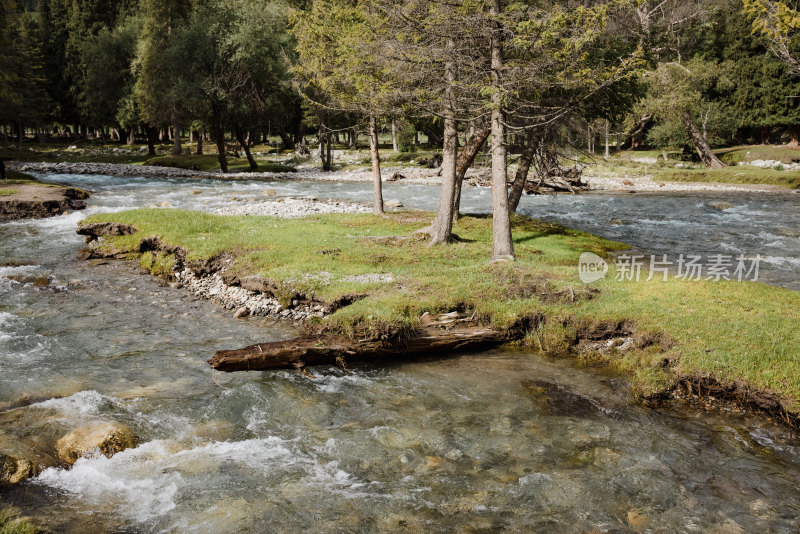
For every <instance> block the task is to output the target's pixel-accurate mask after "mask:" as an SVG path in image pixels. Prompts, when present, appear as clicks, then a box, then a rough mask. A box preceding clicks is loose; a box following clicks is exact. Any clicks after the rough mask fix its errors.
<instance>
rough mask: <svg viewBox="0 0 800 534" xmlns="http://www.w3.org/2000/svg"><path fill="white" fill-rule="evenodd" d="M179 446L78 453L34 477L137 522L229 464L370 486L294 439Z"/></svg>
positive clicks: (343, 488)
mask: <svg viewBox="0 0 800 534" xmlns="http://www.w3.org/2000/svg"><path fill="white" fill-rule="evenodd" d="M178 447H179V446H178V444H177V443H176V442H174V441H164V440H154V441H149V442H147V443H144V444H142V445H140V446H138V447H136V448H133V449H127V450H125V451H122V452H120V453H118V454H116V455H114V456H112V457H111V458H106V457H105V456H102V455H96V456H93V457H84V458H81V459H79V460H78V461H77V462H76V463H75V465H74V466H73V467H72V469H70V470H65V469H61V468H49V469H45V470H44V471H42V473H41V474H40V475H39V476H38V477H37V478H36V479H35V482H36V483H39V484H44V485H47V486H50V487H53V488H57V489H61V490H63V491H67V492H69V493H71V494H73V495H75V496H76V497H78V498H79V499H80V500H81V501H83V502H85V503H87V504H88V505H89V506H92V507H95V508H97V507H101V508H102V507H105V506H108V507H112V508H115V509H116V511H117V512H118V513H121V514H124V515H126V516H129V517H131V518H132V519H134V520H136V521H139V522H144V521H147V520H150V519H152V518H154V517H158V516H162V515H165V514H167V513H168V512H170V511H171V510H173V509H174V508H175V507H176V506H177V505H178V503H180V502H182V501H183V500H184V498H181V497H180V496H179V495H178V493H179V492H180V491H182V490H185V491H186V492H187V493H188V494H189V496H190V495H191V492H192V488H193V487H194V485H202V486H203V488H205V487H206V486H207V485H208V484H209V477H213V476H214V475H215V474H216V473H217V472H219V471H221V470H223V467H226V468H229V467H230V466H231V464H235V465H238V466H240V467H243V468H246V469H247V470H248V471H255V472H257V473H259V475H257V476H270V475H275V474H276V473H278V472H279V471H280V470H286V469H292V470H296V469H300V473H301V484H302V485H303V486H307V487H318V486H321V487H322V488H324V489H325V490H328V491H336V492H345V493H347V494H348V495H354V493H353V490H356V489H359V488H362V487H364V486H368V485H369V484H366V483H363V482H360V481H358V480H354V479H353V477H352V476H351V475H350V474H348V473H347V472H345V471H344V470H342V469H340V468H339V465H338V462H336V461H329V462H321V461H318V460H317V459H316V458H314V457H312V456H309V455H308V454H305V453H303V452H301V451H298V450H296V447H295V446H294V444H293V442H291V441H288V440H284V439H281V438H278V437H273V436H270V437H267V438H262V439H249V440H244V441H236V442H212V443H208V444H206V445H201V446H198V447H194V448H190V449H183V450H176V449H177V448H178ZM176 497H177V498H176ZM189 498H191V497H189Z"/></svg>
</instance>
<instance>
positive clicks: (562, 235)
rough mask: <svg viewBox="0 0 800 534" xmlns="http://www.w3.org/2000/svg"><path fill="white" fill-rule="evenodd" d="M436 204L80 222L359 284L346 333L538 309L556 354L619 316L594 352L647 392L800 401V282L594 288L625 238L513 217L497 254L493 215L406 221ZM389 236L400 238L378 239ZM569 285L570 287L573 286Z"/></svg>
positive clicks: (302, 275)
mask: <svg viewBox="0 0 800 534" xmlns="http://www.w3.org/2000/svg"><path fill="white" fill-rule="evenodd" d="M431 217H432V215H430V214H420V213H418V212H414V213H410V212H401V213H396V214H392V215H389V216H386V217H377V216H374V215H324V216H315V217H311V218H308V219H303V220H283V219H275V218H269V217H225V216H214V215H207V214H201V213H193V212H185V211H179V210H136V211H129V212H123V213H117V214H102V215H95V216H93V217H91V218H90V219H89V220H88V222H100V221H118V222H123V223H127V224H132V225H134V226H136V227H137V228H138V229H139V230H140V232H139V233H138V234H136V235H133V236H122V237H119V238H114V239H113V240H112V241H110V242H108V243H107V244H106V245H105V246H108V247H110V248H113V249H115V250H117V251H129V252H135V251H136V250H137V247H138V242H139V241H140V240H141V239H142V238H143V237H145V236H148V235H160V236H162V237H163V239H164V241H165V242H166V243H168V244H172V245H178V246H181V247H184V248H185V249H187V251H188V253H189V258H190V260H192V259H195V260H196V259H204V258H210V257H212V256H214V255H217V254H220V253H222V252H224V251H231V252H234V253H235V254H236V255H237V257H238V260H237V263H236V264H235V267H234V269H236V270H237V271H238V272H239V274H242V275H253V274H257V275H259V276H262V277H264V278H268V279H272V280H274V281H277V282H279V283H282V284H283V286H284V288H285V291H286V295H284V296H285V297H287V298H288V296H289V295H291V294H298V293H299V294H303V295H306V296H309V297H315V298H318V299H321V300H325V301H331V300H333V299H335V298H337V297H339V296H342V295H345V294H349V293H365V294H367V295H368V296H367V298H365V299H363V300H360V301H357V302H355V303H354V304H352V305H350V306H347V307H345V308H342V309H340V310H339V311H337V312H336V313H335V314H333V315H332V316H331V317H329V318H328V319H327V320H326V324H327V325H328V327H329V328H330V329H331V330H333V331H336V332H339V333H342V334H345V335H350V336H375V335H383V334H389V335H397V334H398V333H401V332H408V331H410V330H411V329H413V328H414V327H415V326H416V325H417V324H418V321H419V317H420V316H421V315H422V313H424V312H426V311H429V312H434V313H435V312H447V311H452V310H457V309H458V310H469V311H470V312H475V314H476V317H477V318H479V319H480V320H481V321H482V322H484V323H485V324H491V325H493V326H495V327H497V328H510V327H514V325H520V324H525V320H526V319H530V318H534V317H538V318H539V319H537V320H536V322H535V324H538V326H537V328H536V330H535V331H531V332H530V333H529V335H528V336H527V337H526V342H527V343H529V344H530V345H532V346H534V347H541V348H542V349H545V350H547V351H549V352H552V353H561V352H565V351H566V349H567V348H568V347H570V346H571V345H572V344H573V343H574V342H575V340H576V339H577V338H579V337H580V336H581V332H585V331H587V329H590V328H592V325H596V324H599V323H612V322H613V323H617V322H620V321H627V322H629V324H632V325H634V330H635V332H636V336H637V337H636V339H637V347H638V349H637V350H634V351H630V352H625V353H621V354H612V355H611V356H608V357H603V358H600V357H598V358H599V359H604V360H605V363H607V364H610V365H612V366H613V367H615V368H618V369H620V370H623V371H625V372H627V373H629V374H630V375H631V376H632V377H633V378H634V383H635V387H636V389H637V391H638V392H639V393H641V394H643V395H653V394H658V393H659V392H661V391H664V390H665V389H669V388H670V387H671V385H672V384H673V383H674V381H675V379H676V377H677V376H679V375H691V376H695V375H697V376H713V377H715V378H717V379H718V380H721V381H723V382H729V381H734V380H744V381H746V382H747V383H749V384H750V385H751V386H753V387H755V388H758V389H763V390H772V391H775V392H777V393H779V394H781V395H783V396H785V397H786V398H788V399H789V405H790V406H793V407H795V408H796V407H799V406H800V405H798V404H797V403H798V401H800V354H798V353H797V347H799V346H800V330H798V329H797V327H796V325H797V324H798V321H800V293H797V292H792V291H789V290H784V289H780V288H775V287H771V286H766V285H763V284H759V283H734V282H723V283H715V282H709V281H701V282H683V281H680V280H676V279H671V280H669V281H668V282H660V281H652V282H638V283H637V282H616V281H614V280H613V275H612V276H610V277H609V278H607V279H606V281H603V282H598V283H597V284H595V285H594V286H593V287H595V288H596V289H598V290H599V293H597V294H594V293H590V292H589V289H588V288H587V287H586V286H584V285H583V284H582V283H581V282H580V281H579V280H578V276H577V268H576V266H577V263H578V258H579V256H580V254H581V253H582V252H584V251H593V252H595V253H597V254H600V255H602V256H609V255H611V254H613V253H614V252H615V251H618V250H621V249H623V248H625V246H624V245H621V244H619V243H614V242H611V241H607V240H604V239H601V238H599V237H596V236H592V235H589V234H585V233H582V232H578V231H573V230H569V229H565V228H563V227H561V226H558V225H554V224H549V223H543V222H538V221H535V220H531V219H525V218H521V217H516V218H515V219H514V240H515V246H516V252H517V261H516V262H514V263H510V264H508V263H498V264H492V263H490V262H489V261H488V258H489V257H490V251H491V220H490V219H489V218H484V217H477V218H476V217H465V218H463V219H461V220H460V221H459V223H458V226H457V228H456V231H457V233H458V235H459V236H460V237H461V238H462V240H463V241H462V242H460V243H455V244H452V245H449V246H439V247H430V246H428V243H427V242H425V241H422V240H420V239H416V238H414V237H413V232H414V231H415V230H417V229H419V228H422V227H423V226H425V225H426V224H427V223H428V222H429V221H430V219H431ZM391 236H399V238H396V239H395V238H390V239H380V238H381V237H391ZM142 264H143V266H145V267H148V266H152V267H151V270H152V271H154V272H162V273H163V271H164V269H165V267H168V266H169V265H170V259H169V258H161V259H159V258H153V257H146V258H144V259H142ZM372 273H391V274H392V275H393V277H394V279H395V281H394V282H392V283H389V284H381V283H364V282H357V281H353V280H352V279H349V280H348V278H347V277H352V276H357V275H361V274H372ZM572 293H574V295H575V299H574V300H573V299H572V298H568V297H567V296H568V295H570V294H572ZM541 317H545V318H546V319H545V320H544V321H543V322H542V321H541V319H540V318H541ZM528 324H534V323H530V322H528ZM665 358H666V359H667V361H668V364H667V365H665V364H664V360H665ZM589 360H590V361H594V360H592V359H591V358H589Z"/></svg>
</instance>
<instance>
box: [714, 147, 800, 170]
mask: <svg viewBox="0 0 800 534" xmlns="http://www.w3.org/2000/svg"><path fill="white" fill-rule="evenodd" d="M714 152H715V153H716V154H717V156H718V157H719V158H720V159H721V160H722V161H723V162H725V163H727V164H728V165H736V164H737V163H739V162H742V161H748V162H749V161H754V160H757V159H762V160H772V161H780V162H782V163H786V164H788V163H797V162H798V161H800V149H797V148H789V147H786V146H773V145H750V146H737V147H731V148H723V149H720V150H715V151H714Z"/></svg>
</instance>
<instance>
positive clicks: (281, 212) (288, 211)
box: [214, 197, 402, 218]
mask: <svg viewBox="0 0 800 534" xmlns="http://www.w3.org/2000/svg"><path fill="white" fill-rule="evenodd" d="M401 206H402V204H401ZM401 206H397V207H401ZM387 207H388V206H387ZM371 212H372V208H371V207H370V206H368V205H366V204H360V203H356V202H346V201H341V200H324V199H323V200H320V199H318V198H317V197H307V198H292V197H284V198H275V199H273V200H265V201H261V202H253V203H248V204H239V205H233V206H227V207H224V208H220V209H218V210H215V211H214V213H216V214H218V215H267V216H272V217H283V218H297V217H306V216H308V215H318V214H322V213H371Z"/></svg>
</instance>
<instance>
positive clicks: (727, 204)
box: [711, 202, 733, 211]
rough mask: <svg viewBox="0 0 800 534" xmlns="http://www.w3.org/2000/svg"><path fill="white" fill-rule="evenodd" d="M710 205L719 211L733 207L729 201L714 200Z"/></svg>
mask: <svg viewBox="0 0 800 534" xmlns="http://www.w3.org/2000/svg"><path fill="white" fill-rule="evenodd" d="M711 207H712V208H714V209H716V210H719V211H725V210H728V209H731V208H732V207H733V204H731V203H730V202H714V203H713V204H711Z"/></svg>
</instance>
